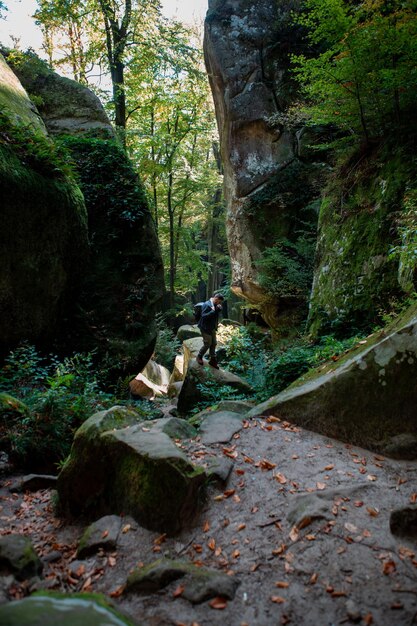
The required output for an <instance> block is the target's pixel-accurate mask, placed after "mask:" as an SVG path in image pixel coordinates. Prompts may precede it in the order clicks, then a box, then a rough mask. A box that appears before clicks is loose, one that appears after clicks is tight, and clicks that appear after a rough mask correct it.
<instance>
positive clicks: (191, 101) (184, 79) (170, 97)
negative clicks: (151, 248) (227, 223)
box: [127, 23, 219, 306]
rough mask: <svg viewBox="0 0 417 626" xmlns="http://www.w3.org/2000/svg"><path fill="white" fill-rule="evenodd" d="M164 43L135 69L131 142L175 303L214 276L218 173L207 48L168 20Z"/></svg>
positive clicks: (132, 66) (131, 92) (132, 69)
mask: <svg viewBox="0 0 417 626" xmlns="http://www.w3.org/2000/svg"><path fill="white" fill-rule="evenodd" d="M163 40H164V44H165V45H164V47H163V48H160V49H158V48H157V47H155V48H153V56H152V58H151V56H150V55H148V56H147V59H146V60H147V62H146V63H144V59H143V57H142V56H141V55H139V56H138V58H137V59H136V60H135V61H133V60H132V62H131V64H130V66H129V76H130V74H132V80H129V81H128V84H129V89H128V90H127V97H128V102H131V110H130V113H129V123H128V128H127V144H128V147H129V150H130V151H131V154H132V158H133V159H134V160H136V161H138V163H139V168H140V172H141V176H142V178H143V180H144V182H145V185H146V186H147V188H148V191H149V198H150V201H151V204H152V207H153V214H154V217H155V223H156V224H157V227H158V233H159V237H160V241H161V246H162V251H163V256H164V259H165V264H166V267H167V272H168V276H167V282H168V285H169V292H170V301H171V306H173V305H174V296H175V293H178V292H180V293H185V292H190V291H191V290H192V287H193V286H195V285H196V284H197V282H198V279H199V277H203V276H204V277H205V276H206V275H207V272H208V264H207V242H206V241H205V240H203V232H205V231H206V225H207V219H208V215H209V214H210V210H211V209H210V199H211V197H212V196H213V194H214V189H215V188H216V185H218V184H219V173H218V170H217V166H216V160H215V158H214V156H213V151H212V144H213V139H214V138H215V122H214V114H213V111H212V107H211V105H210V98H209V88H208V83H207V78H206V75H205V72H204V71H203V69H202V56H201V50H200V49H199V48H198V47H197V46H196V45H195V44H194V42H193V40H195V36H194V35H193V33H192V32H190V31H187V30H186V29H184V28H183V27H182V26H181V25H179V24H177V23H174V24H173V25H171V26H170V27H168V26H167V25H165V27H164V28H163ZM138 93H140V94H141V95H140V104H139V105H137V106H136V107H135V106H134V100H133V98H134V97H136V99H137V94H138Z"/></svg>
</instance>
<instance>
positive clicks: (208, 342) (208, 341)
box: [198, 330, 217, 359]
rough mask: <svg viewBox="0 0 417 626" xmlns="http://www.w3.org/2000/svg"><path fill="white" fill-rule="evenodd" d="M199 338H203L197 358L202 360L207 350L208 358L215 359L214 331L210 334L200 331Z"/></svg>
mask: <svg viewBox="0 0 417 626" xmlns="http://www.w3.org/2000/svg"><path fill="white" fill-rule="evenodd" d="M201 336H202V337H203V342H204V343H203V347H202V348H201V350H200V352H199V353H198V356H199V357H200V358H201V359H202V358H203V356H204V355H205V353H206V352H207V350H209V354H210V358H211V359H215V358H216V346H217V338H216V331H215V330H212V331H211V332H206V331H205V330H202V331H201Z"/></svg>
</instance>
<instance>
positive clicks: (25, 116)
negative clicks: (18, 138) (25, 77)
mask: <svg viewBox="0 0 417 626" xmlns="http://www.w3.org/2000/svg"><path fill="white" fill-rule="evenodd" d="M0 75H1V80H0V110H1V111H9V112H10V114H11V115H12V116H13V119H14V121H15V122H18V123H21V124H26V125H29V126H31V127H32V128H33V129H34V130H37V131H38V132H41V133H43V134H44V135H46V131H45V127H44V125H43V123H42V121H41V120H40V118H39V117H37V116H36V114H35V113H34V107H33V105H32V103H31V101H30V100H29V98H28V95H27V94H26V92H25V90H24V89H23V87H22V86H21V84H20V83H19V81H18V79H17V78H16V76H15V74H14V73H13V72H12V70H11V69H10V68H9V66H8V65H7V63H6V62H5V60H4V58H3V57H2V55H1V54H0Z"/></svg>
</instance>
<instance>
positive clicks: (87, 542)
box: [77, 515, 123, 559]
mask: <svg viewBox="0 0 417 626" xmlns="http://www.w3.org/2000/svg"><path fill="white" fill-rule="evenodd" d="M122 523H123V520H122V518H121V517H119V516H118V515H105V516H104V517H101V518H100V519H99V520H97V521H96V522H93V523H92V524H90V526H88V528H86V530H85V531H84V533H83V536H82V537H81V539H80V541H79V543H78V548H77V557H78V558H79V559H84V558H86V557H88V556H90V554H94V553H95V552H97V551H98V550H99V548H102V549H103V550H115V548H116V546H117V539H118V537H119V533H120V530H121V528H122Z"/></svg>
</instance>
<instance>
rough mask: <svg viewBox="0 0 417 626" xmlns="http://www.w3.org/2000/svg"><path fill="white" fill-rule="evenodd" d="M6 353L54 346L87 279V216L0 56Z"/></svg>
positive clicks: (0, 311) (0, 305)
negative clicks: (24, 343)
mask: <svg viewBox="0 0 417 626" xmlns="http://www.w3.org/2000/svg"><path fill="white" fill-rule="evenodd" d="M0 104H1V112H0V129H1V132H0V198H1V229H0V265H1V278H0V320H1V326H0V354H4V353H6V352H7V351H8V350H9V349H11V348H13V347H14V346H16V344H17V343H18V342H19V341H21V340H22V339H26V340H29V341H31V342H36V343H37V344H38V345H40V344H45V345H49V346H50V345H51V343H52V342H53V340H54V338H55V337H56V335H57V334H59V332H60V329H61V328H62V324H61V322H62V320H63V318H64V317H65V315H66V314H68V312H69V310H70V309H71V308H72V306H71V304H72V302H73V301H74V298H75V297H76V294H77V292H78V290H79V288H80V284H81V272H82V266H83V264H84V263H85V262H86V259H87V254H88V248H87V214H86V209H85V204H84V198H83V196H82V193H81V191H80V189H79V187H78V186H77V184H76V183H75V181H74V179H73V178H72V177H71V176H70V175H69V173H68V172H67V171H66V170H65V167H64V164H63V162H62V160H60V159H59V157H57V155H56V154H55V150H54V146H53V144H52V142H51V141H50V140H49V138H48V136H47V132H46V129H45V126H44V124H43V122H42V120H41V119H40V117H39V114H38V112H37V110H36V107H35V106H34V105H33V104H32V102H31V101H30V99H29V97H28V95H27V93H26V91H25V90H24V89H23V87H22V85H21V84H20V83H19V81H18V80H17V78H16V76H15V75H14V74H13V72H12V71H11V69H10V68H9V67H8V66H7V64H6V63H5V61H4V59H3V57H1V56H0Z"/></svg>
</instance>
